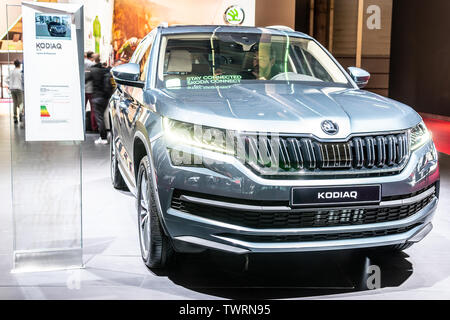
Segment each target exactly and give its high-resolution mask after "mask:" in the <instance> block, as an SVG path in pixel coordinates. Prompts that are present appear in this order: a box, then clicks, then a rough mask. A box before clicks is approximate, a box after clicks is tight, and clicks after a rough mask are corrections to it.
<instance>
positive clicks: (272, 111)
mask: <svg viewBox="0 0 450 320" xmlns="http://www.w3.org/2000/svg"><path fill="white" fill-rule="evenodd" d="M112 73H113V76H114V78H115V80H116V83H117V84H118V88H117V90H116V92H115V93H114V95H113V96H112V98H111V100H110V117H111V118H110V121H111V127H112V128H111V129H112V143H111V144H110V145H111V176H112V183H113V185H114V187H116V188H118V189H129V190H130V191H131V192H132V193H133V194H134V195H135V196H136V199H137V205H136V208H137V218H138V226H139V238H140V246H141V252H142V257H143V260H144V261H145V263H146V265H147V266H149V267H154V268H158V267H159V268H163V267H165V266H167V265H168V262H169V261H171V257H172V256H173V254H174V252H197V251H201V250H205V249H215V250H221V251H226V252H230V253H235V254H249V253H265V252H266V253H275V252H303V251H319V250H342V249H356V248H369V247H379V248H381V247H382V248H385V249H389V250H403V249H406V248H408V247H409V246H410V245H411V244H413V243H415V242H418V241H420V240H421V239H423V238H424V237H425V236H426V235H427V234H428V233H429V232H430V230H431V228H432V224H431V219H432V216H433V214H434V211H435V209H436V206H437V203H438V196H439V167H438V158H437V152H436V149H435V146H434V144H433V141H432V139H431V136H430V133H429V132H428V131H427V128H426V126H425V125H424V123H423V121H422V119H421V117H420V116H419V115H418V114H417V113H416V112H415V111H414V110H413V109H411V108H410V107H408V106H406V105H404V104H401V103H399V102H396V101H393V100H391V99H388V98H385V97H382V96H379V95H376V94H374V93H370V92H367V91H363V90H361V89H360V88H362V87H364V86H365V85H366V84H367V82H368V80H369V77H370V75H369V74H368V73H367V72H365V71H364V70H361V69H358V68H349V69H348V70H347V71H346V70H344V69H343V68H342V67H341V66H340V65H339V63H338V62H337V61H336V60H335V59H334V58H333V57H332V56H331V54H330V53H329V52H328V51H327V50H326V49H324V48H323V46H321V45H320V44H319V43H318V42H317V41H316V40H314V39H313V38H311V37H309V36H307V35H305V34H302V33H299V32H295V31H293V30H291V29H289V28H286V27H281V26H272V27H266V28H253V27H235V26H173V27H167V26H159V27H158V28H156V29H154V30H153V31H152V32H151V33H150V34H149V35H148V36H146V37H145V38H144V39H143V40H142V41H141V42H140V44H139V46H138V47H137V49H136V51H135V53H134V54H133V56H132V58H131V60H130V63H128V64H123V65H120V66H118V67H116V68H114V69H113V70H112Z"/></svg>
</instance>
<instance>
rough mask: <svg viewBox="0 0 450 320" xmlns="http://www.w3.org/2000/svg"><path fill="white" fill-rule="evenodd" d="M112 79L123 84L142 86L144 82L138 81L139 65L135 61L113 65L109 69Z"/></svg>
mask: <svg viewBox="0 0 450 320" xmlns="http://www.w3.org/2000/svg"><path fill="white" fill-rule="evenodd" d="M111 73H112V75H113V77H114V80H115V81H116V82H117V83H119V84H123V85H125V86H131V87H138V88H144V82H143V81H139V76H140V74H141V70H140V67H139V65H138V64H137V63H126V64H121V65H120V66H117V67H114V68H112V70H111Z"/></svg>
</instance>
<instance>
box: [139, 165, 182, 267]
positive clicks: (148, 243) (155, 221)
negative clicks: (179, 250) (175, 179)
mask: <svg viewBox="0 0 450 320" xmlns="http://www.w3.org/2000/svg"><path fill="white" fill-rule="evenodd" d="M150 170H151V169H150V165H149V160H148V157H147V156H145V157H144V158H142V160H141V162H140V164H139V172H138V183H137V188H138V194H137V206H136V207H137V216H138V225H139V242H140V247H141V255H142V259H143V260H144V263H145V265H146V266H147V267H149V268H158V269H165V268H167V267H168V266H169V264H170V262H171V261H172V258H173V256H174V251H173V247H172V244H171V243H170V240H169V239H168V237H167V236H166V235H165V234H164V231H163V229H162V226H161V223H160V221H159V218H158V211H157V206H156V201H155V197H156V196H155V191H154V187H153V180H152V175H151V171H150Z"/></svg>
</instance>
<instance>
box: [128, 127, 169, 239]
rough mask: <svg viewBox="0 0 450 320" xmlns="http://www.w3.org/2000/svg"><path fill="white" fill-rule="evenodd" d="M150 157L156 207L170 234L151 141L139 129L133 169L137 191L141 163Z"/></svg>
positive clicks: (164, 227) (134, 147) (162, 223)
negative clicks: (157, 180)
mask: <svg viewBox="0 0 450 320" xmlns="http://www.w3.org/2000/svg"><path fill="white" fill-rule="evenodd" d="M145 156H147V157H148V162H149V166H150V171H151V174H152V183H153V190H154V191H155V199H156V207H157V208H158V216H159V219H160V221H161V225H162V228H163V230H164V233H165V234H166V235H167V236H169V233H168V230H167V227H166V223H165V220H164V216H163V214H162V208H161V203H160V201H159V194H158V186H157V183H156V171H155V167H154V164H153V156H152V152H151V147H150V142H149V140H148V139H147V138H146V135H144V133H142V132H141V131H137V132H136V134H135V136H134V141H133V167H134V168H133V169H134V176H135V181H136V192H137V188H138V178H139V177H138V174H139V164H140V163H141V160H142V158H143V157H145Z"/></svg>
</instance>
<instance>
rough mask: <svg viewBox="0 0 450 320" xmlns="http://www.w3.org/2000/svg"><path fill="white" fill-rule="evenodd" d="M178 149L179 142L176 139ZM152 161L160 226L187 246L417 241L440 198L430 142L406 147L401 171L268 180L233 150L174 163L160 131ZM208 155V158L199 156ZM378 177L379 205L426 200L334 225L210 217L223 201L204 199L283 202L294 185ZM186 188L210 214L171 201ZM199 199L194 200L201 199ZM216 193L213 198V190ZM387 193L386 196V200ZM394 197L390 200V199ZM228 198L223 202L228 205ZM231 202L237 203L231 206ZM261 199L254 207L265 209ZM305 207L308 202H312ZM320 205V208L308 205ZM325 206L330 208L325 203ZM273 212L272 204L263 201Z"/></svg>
mask: <svg viewBox="0 0 450 320" xmlns="http://www.w3.org/2000/svg"><path fill="white" fill-rule="evenodd" d="M179 148H180V150H183V148H184V147H179ZM152 150H153V155H158V156H157V157H153V158H152V161H153V168H154V170H155V173H156V177H157V179H156V181H157V183H156V189H157V192H158V196H159V207H160V211H161V212H160V213H161V218H162V221H163V225H164V228H165V230H166V233H167V234H168V235H169V236H170V237H171V238H172V239H173V240H176V241H175V242H174V243H176V244H177V246H176V249H178V250H181V251H182V250H189V248H190V246H189V245H180V243H181V244H191V245H195V246H201V247H206V248H213V249H217V250H222V251H228V252H233V253H238V254H242V253H248V252H301V251H321V250H340V249H356V248H366V247H376V246H386V245H396V244H403V243H407V242H418V241H420V240H421V239H423V237H425V236H426V234H428V233H429V232H430V230H431V228H432V223H431V220H432V217H433V214H434V212H435V210H436V207H437V203H438V198H439V167H438V164H437V160H435V161H429V157H428V160H427V161H426V160H425V159H426V157H427V154H429V153H430V152H434V154H435V148H434V145H433V143H432V142H430V143H428V144H426V145H424V146H422V147H421V148H420V149H418V150H416V151H414V152H413V153H412V154H411V158H410V160H409V162H408V164H407V166H406V167H405V168H404V169H403V171H402V172H401V173H400V174H397V175H391V176H382V177H364V178H340V179H314V178H311V179H309V178H308V179H296V180H292V179H286V180H273V179H264V178H263V177H260V176H257V175H256V174H255V173H253V172H252V171H251V170H250V169H248V168H247V167H245V166H244V165H243V164H242V163H240V162H239V161H238V160H236V159H235V158H233V157H231V156H224V155H221V154H217V153H214V152H210V151H205V150H200V149H190V148H189V151H190V152H193V153H195V154H197V155H199V156H202V157H203V159H204V160H205V159H206V160H214V161H215V162H214V163H210V164H208V165H205V167H178V166H173V165H172V163H171V160H170V158H169V154H168V151H167V145H166V142H165V140H164V137H160V138H158V139H156V140H154V141H153V144H152ZM204 162H208V161H204ZM371 184H380V185H381V192H382V199H384V200H382V202H381V203H380V205H379V206H375V207H377V208H379V207H386V208H392V207H398V208H404V207H402V206H403V205H406V204H411V206H413V207H414V206H415V203H419V202H420V201H425V200H423V199H427V202H426V204H424V205H423V206H421V207H420V210H416V211H415V212H414V214H411V215H408V216H407V217H405V218H401V219H397V220H393V221H386V222H378V223H368V224H353V225H334V226H326V227H309V228H291V227H287V228H286V227H283V228H277V227H264V228H260V227H258V228H255V227H248V226H246V225H245V224H240V223H230V222H227V221H224V220H220V219H215V216H214V210H216V208H220V206H222V207H223V206H225V207H227V202H223V201H212V202H211V201H210V200H208V199H207V198H208V195H211V196H221V197H225V199H227V198H229V199H235V200H236V201H237V202H238V203H243V202H245V201H253V202H255V201H260V202H261V203H262V204H264V203H277V204H279V203H289V200H290V193H291V192H290V191H291V188H292V187H293V186H355V185H371ZM180 190H181V191H185V192H191V193H196V194H202V195H204V197H203V198H198V199H195V197H194V198H192V197H191V199H188V200H189V201H194V202H195V201H204V202H205V201H206V203H202V205H205V204H206V205H210V207H211V216H210V217H208V216H205V215H197V214H196V213H195V212H186V211H182V210H178V209H176V208H174V207H173V204H172V198H173V195H174V192H177V191H180ZM199 199H200V200H199ZM214 199H216V198H214ZM386 199H387V200H386ZM390 199H394V200H390ZM230 205H231V206H233V203H231V204H230V203H228V206H230ZM356 208H357V209H361V210H364V209H370V208H372V209H374V206H366V207H361V206H358V207H355V206H353V207H340V208H332V209H336V210H343V209H349V210H354V209H356ZM235 209H236V208H235ZM254 209H255V208H252V206H245V205H244V206H243V207H241V208H239V206H238V208H237V211H238V212H241V211H242V212H245V211H249V210H250V211H251V210H254ZM265 209H267V208H265V207H264V205H262V206H261V208H260V210H262V211H264V210H265ZM279 210H280V211H283V212H290V211H292V212H299V214H301V210H298V209H292V208H290V207H289V206H288V205H287V206H282V207H280V208H279ZM310 210H311V209H310ZM314 210H320V208H314ZM327 210H330V208H327ZM269 211H270V212H273V214H276V213H277V210H276V209H275V210H274V207H273V206H272V207H270V208H269Z"/></svg>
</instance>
